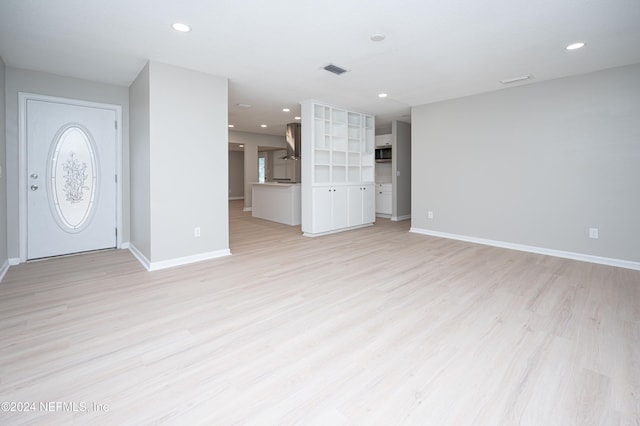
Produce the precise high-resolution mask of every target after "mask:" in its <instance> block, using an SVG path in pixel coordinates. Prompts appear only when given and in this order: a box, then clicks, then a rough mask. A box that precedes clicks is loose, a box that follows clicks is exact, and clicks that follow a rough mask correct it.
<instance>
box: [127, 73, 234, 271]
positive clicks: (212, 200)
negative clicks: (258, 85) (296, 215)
mask: <svg viewBox="0 0 640 426" xmlns="http://www.w3.org/2000/svg"><path fill="white" fill-rule="evenodd" d="M149 95H150V102H149V111H150V125H149V129H150V132H149V136H150V173H151V176H150V188H149V190H150V207H151V212H150V218H149V220H150V225H151V257H150V258H149V260H150V261H151V262H160V261H166V260H173V259H178V258H182V257H190V256H200V255H206V254H208V253H213V252H217V251H221V250H228V249H229V225H228V222H229V221H228V217H229V212H228V192H227V191H228V187H229V186H228V179H229V175H228V170H227V168H228V166H229V164H228V134H227V130H228V128H227V116H228V112H227V80H226V79H225V78H221V77H216V76H212V75H209V74H204V73H200V72H196V71H191V70H187V69H184V68H179V67H176V66H172V65H166V64H161V63H158V62H150V63H149ZM132 166H133V167H135V166H136V164H133V165H132ZM195 227H200V228H201V237H199V238H195V236H194V228H195Z"/></svg>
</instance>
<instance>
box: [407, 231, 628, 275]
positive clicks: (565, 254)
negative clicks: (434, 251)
mask: <svg viewBox="0 0 640 426" xmlns="http://www.w3.org/2000/svg"><path fill="white" fill-rule="evenodd" d="M409 232H413V233H415V234H422V235H430V236H432V237H440V238H449V239H452V240H460V241H467V242H470V243H476V244H484V245H487V246H493V247H501V248H506V249H510V250H518V251H526V252H529V253H537V254H544V255H547V256H554V257H562V258H564V259H573V260H579V261H582V262H590V263H598V264H601V265H609V266H616V267H618V268H626V269H635V270H639V271H640V262H633V261H630V260H621V259H612V258H609V257H600V256H593V255H590V254H583V253H574V252H570V251H563V250H554V249H548V248H543V247H535V246H527V245H524V244H515V243H507V242H504V241H495V240H487V239H484V238H476V237H469V236H466V235H458V234H449V233H447V232H439V231H431V230H429V229H421V228H414V227H411V229H409Z"/></svg>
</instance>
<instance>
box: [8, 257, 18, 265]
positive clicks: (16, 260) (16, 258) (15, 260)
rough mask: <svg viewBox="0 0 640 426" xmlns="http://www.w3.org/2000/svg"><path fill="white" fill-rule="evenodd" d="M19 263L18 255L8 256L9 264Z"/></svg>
mask: <svg viewBox="0 0 640 426" xmlns="http://www.w3.org/2000/svg"><path fill="white" fill-rule="evenodd" d="M19 264H20V258H19V257H10V258H9V266H13V265H19Z"/></svg>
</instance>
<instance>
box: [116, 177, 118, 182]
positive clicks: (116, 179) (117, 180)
mask: <svg viewBox="0 0 640 426" xmlns="http://www.w3.org/2000/svg"><path fill="white" fill-rule="evenodd" d="M116 183H118V175H116Z"/></svg>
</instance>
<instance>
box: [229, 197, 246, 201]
mask: <svg viewBox="0 0 640 426" xmlns="http://www.w3.org/2000/svg"><path fill="white" fill-rule="evenodd" d="M232 200H244V197H229V201H232Z"/></svg>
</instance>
